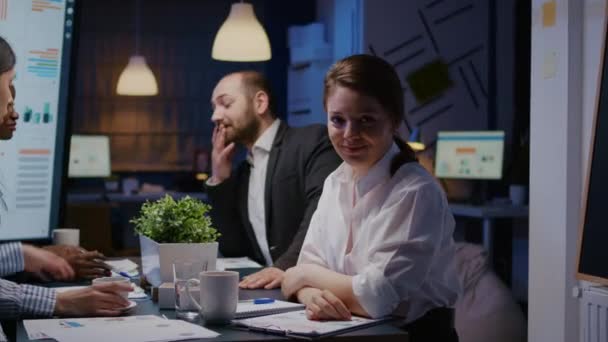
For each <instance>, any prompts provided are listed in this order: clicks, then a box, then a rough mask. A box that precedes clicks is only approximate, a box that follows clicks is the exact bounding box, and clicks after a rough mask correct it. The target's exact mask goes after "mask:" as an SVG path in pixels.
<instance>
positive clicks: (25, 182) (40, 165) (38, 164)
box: [15, 149, 52, 209]
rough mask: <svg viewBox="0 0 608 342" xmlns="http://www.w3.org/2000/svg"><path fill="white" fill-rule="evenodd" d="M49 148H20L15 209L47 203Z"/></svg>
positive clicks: (49, 165)
mask: <svg viewBox="0 0 608 342" xmlns="http://www.w3.org/2000/svg"><path fill="white" fill-rule="evenodd" d="M51 161H52V158H51V150H49V149H21V150H19V156H18V164H17V177H16V178H17V191H16V193H17V194H18V195H17V196H16V198H15V207H16V208H17V209H38V208H44V207H46V206H47V205H48V204H47V202H48V198H47V197H48V194H49V193H50V188H49V187H50V185H51V178H50V172H51Z"/></svg>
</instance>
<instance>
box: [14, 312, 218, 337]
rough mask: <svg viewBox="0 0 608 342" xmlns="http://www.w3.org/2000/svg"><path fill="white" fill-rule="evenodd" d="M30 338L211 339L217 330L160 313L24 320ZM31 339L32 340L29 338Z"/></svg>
mask: <svg viewBox="0 0 608 342" xmlns="http://www.w3.org/2000/svg"><path fill="white" fill-rule="evenodd" d="M24 325H25V327H26V331H27V333H28V337H29V336H30V335H32V336H36V334H35V333H36V332H37V333H38V335H40V334H43V335H45V337H46V338H53V339H55V340H57V341H58V342H76V341H79V342H81V341H86V342H107V341H112V342H122V341H125V342H126V341H129V342H156V341H181V340H189V339H199V338H212V337H217V336H219V334H218V333H216V332H214V331H211V330H209V329H206V328H203V327H201V326H199V325H196V324H192V323H188V322H185V321H180V320H167V319H162V318H160V317H157V316H151V315H148V316H129V317H108V318H82V319H51V320H27V321H24ZM30 339H32V338H31V337H30Z"/></svg>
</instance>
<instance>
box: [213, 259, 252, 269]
mask: <svg viewBox="0 0 608 342" xmlns="http://www.w3.org/2000/svg"><path fill="white" fill-rule="evenodd" d="M216 267H217V269H218V271H223V270H225V269H229V268H260V267H262V265H260V264H258V263H257V262H255V261H253V260H251V259H249V258H247V257H243V258H217V263H216Z"/></svg>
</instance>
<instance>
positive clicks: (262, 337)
mask: <svg viewBox="0 0 608 342" xmlns="http://www.w3.org/2000/svg"><path fill="white" fill-rule="evenodd" d="M256 270H257V269H237V270H236V271H239V273H240V274H241V275H246V274H249V273H252V272H253V271H256ZM53 285H55V286H67V284H65V283H63V284H53ZM71 285H75V284H71ZM262 297H271V298H274V299H284V298H283V295H282V294H281V291H280V290H279V289H274V290H239V299H241V300H245V299H254V298H262ZM136 302H137V306H136V307H135V308H133V309H132V310H130V311H129V313H128V315H159V316H160V315H164V316H165V317H167V318H169V319H175V310H167V309H160V308H159V306H158V303H156V302H153V301H152V300H151V299H145V300H136ZM205 327H206V328H208V329H211V330H213V331H215V332H217V333H219V334H220V336H218V337H216V338H210V339H200V340H188V341H243V342H245V341H270V340H273V341H274V340H287V339H288V338H286V337H284V336H280V335H271V334H266V333H261V332H253V331H247V330H243V329H241V328H237V327H234V326H230V325H227V326H205ZM127 336H128V335H127ZM16 338H17V341H18V342H22V341H32V340H30V339H29V338H28V337H27V333H26V331H25V328H24V326H23V321H17V326H16ZM372 339H380V340H381V341H383V342H384V341H388V342H391V341H400V342H407V341H408V334H407V332H405V331H404V330H401V329H399V328H398V327H396V326H395V325H394V323H390V322H387V323H383V324H379V325H375V326H371V327H368V328H363V329H359V330H354V331H350V332H347V333H344V334H340V335H335V336H330V337H326V338H323V339H322V340H323V341H369V340H372ZM37 341H54V340H50V339H47V340H37Z"/></svg>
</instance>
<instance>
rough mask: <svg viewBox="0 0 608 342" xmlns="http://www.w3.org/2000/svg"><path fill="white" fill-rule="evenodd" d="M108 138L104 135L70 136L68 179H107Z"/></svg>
mask: <svg viewBox="0 0 608 342" xmlns="http://www.w3.org/2000/svg"><path fill="white" fill-rule="evenodd" d="M111 173H112V168H111V164H110V138H109V137H108V136H105V135H72V140H71V142H70V164H69V166H68V177H72V178H76V177H109V176H110V175H111Z"/></svg>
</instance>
